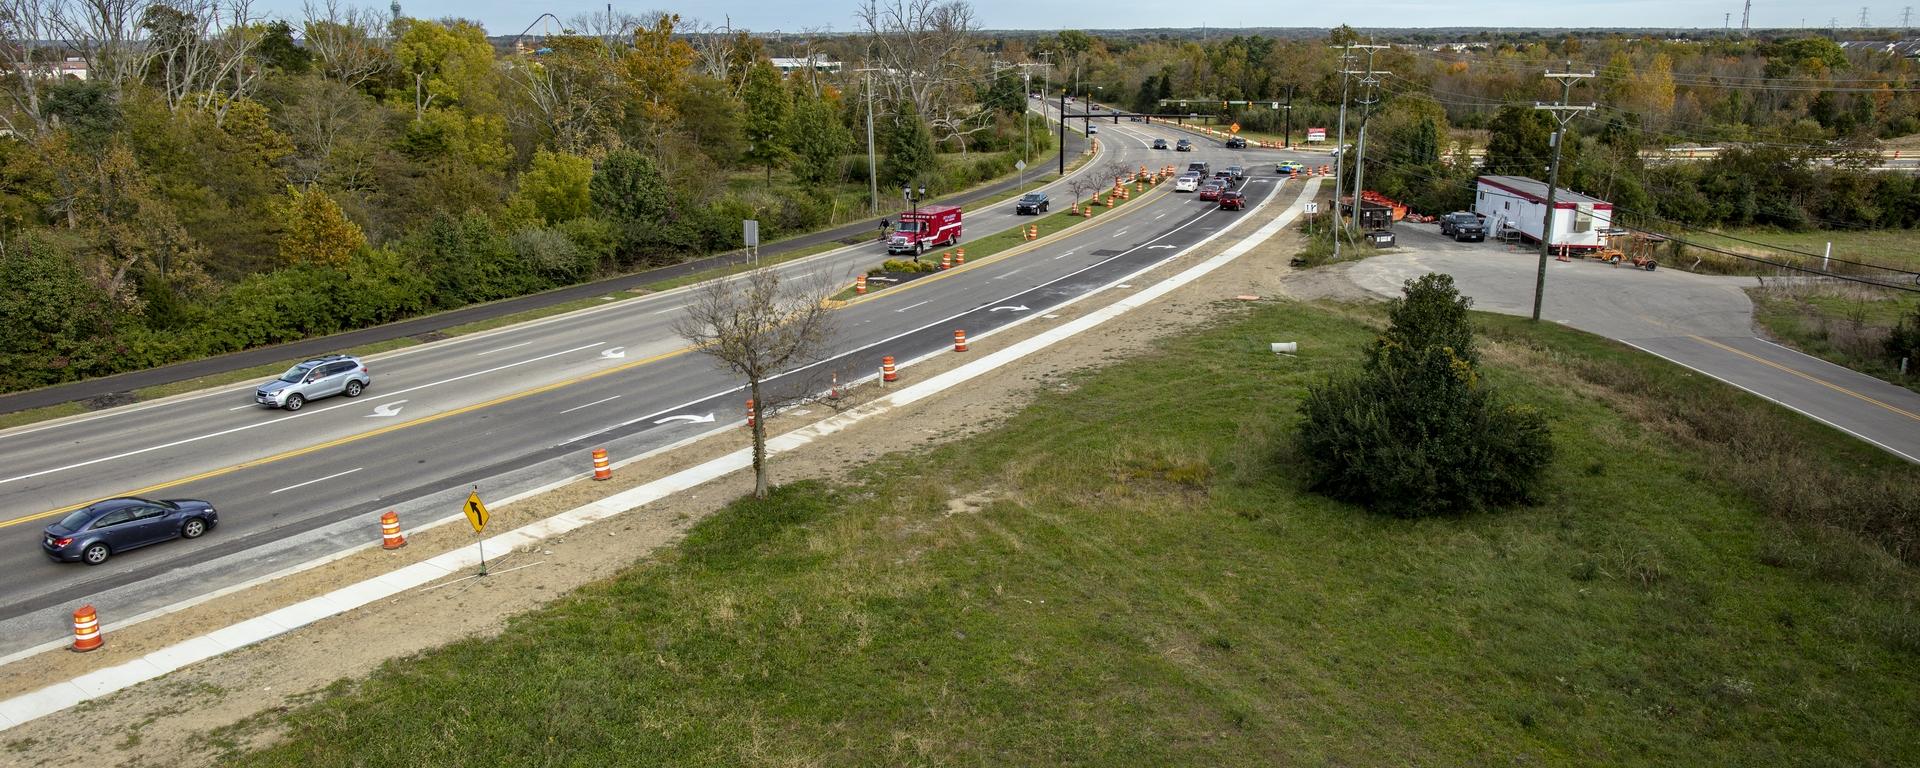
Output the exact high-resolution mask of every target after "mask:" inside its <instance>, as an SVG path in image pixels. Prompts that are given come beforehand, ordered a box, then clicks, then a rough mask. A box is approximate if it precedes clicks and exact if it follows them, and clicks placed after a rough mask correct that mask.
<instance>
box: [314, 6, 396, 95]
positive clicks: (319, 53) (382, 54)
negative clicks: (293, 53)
mask: <svg viewBox="0 0 1920 768" xmlns="http://www.w3.org/2000/svg"><path fill="white" fill-rule="evenodd" d="M301 11H302V14H303V15H304V16H305V17H306V18H305V20H304V21H302V22H301V24H300V34H301V36H302V38H304V41H305V43H306V47H307V51H308V52H310V53H312V54H313V58H314V61H316V62H319V64H320V74H321V75H323V76H325V77H326V78H327V79H330V80H333V81H335V82H338V83H340V84H341V85H344V86H346V87H348V88H358V87H360V86H361V85H362V84H364V83H366V82H367V81H368V80H372V79H374V78H375V77H379V76H380V74H381V73H382V72H385V71H386V69H387V67H389V66H391V63H392V59H391V57H389V55H388V53H387V51H386V50H385V49H383V48H382V47H381V46H380V42H379V36H380V34H381V30H383V29H385V28H386V27H387V26H388V23H389V21H390V20H389V19H387V18H385V17H383V16H381V15H380V14H379V13H377V12H374V11H366V10H362V9H360V8H356V7H352V6H346V7H342V6H341V5H340V2H339V0H325V2H323V3H321V4H320V5H317V6H316V5H314V4H313V3H312V2H311V0H309V2H306V3H304V4H303V5H301Z"/></svg>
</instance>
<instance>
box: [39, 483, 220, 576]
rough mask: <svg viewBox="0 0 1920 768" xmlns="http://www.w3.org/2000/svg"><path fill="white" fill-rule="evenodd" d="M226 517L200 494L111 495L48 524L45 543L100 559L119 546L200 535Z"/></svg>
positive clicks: (62, 553) (69, 557) (52, 552)
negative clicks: (188, 496)
mask: <svg viewBox="0 0 1920 768" xmlns="http://www.w3.org/2000/svg"><path fill="white" fill-rule="evenodd" d="M219 522H220V516H219V513H217V512H215V511H214V510H213V505H212V504H209V503H207V502H204V501H200V500H198V499H172V500H168V501H155V500H152V499H140V498H133V497H127V498H120V499H107V500H106V501H98V502H94V503H93V504H89V505H87V506H85V507H82V508H80V509H77V510H74V511H73V512H71V513H68V515H67V516H66V517H63V518H60V522H57V523H54V524H53V525H49V526H47V530H46V540H45V541H43V542H41V545H40V546H41V547H42V548H43V549H45V550H46V552H47V556H48V557H51V558H53V559H55V560H58V561H61V562H69V563H70V562H74V561H79V562H82V563H86V564H87V565H99V564H101V563H104V562H106V561H107V558H108V557H111V556H113V555H114V553H117V552H125V551H127V550H129V549H139V548H140V547H144V546H146V545H148V544H158V543H160V542H163V541H172V540H174V539H197V538H200V535H201V534H204V533H206V532H207V531H208V530H211V529H212V528H213V526H214V525H216V524H218V523H219Z"/></svg>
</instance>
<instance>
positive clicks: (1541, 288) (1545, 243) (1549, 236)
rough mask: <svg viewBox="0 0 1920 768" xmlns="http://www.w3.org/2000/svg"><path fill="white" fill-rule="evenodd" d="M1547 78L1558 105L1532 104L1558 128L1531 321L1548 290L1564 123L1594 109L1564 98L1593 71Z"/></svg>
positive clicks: (1537, 316)
mask: <svg viewBox="0 0 1920 768" xmlns="http://www.w3.org/2000/svg"><path fill="white" fill-rule="evenodd" d="M1572 68H1573V62H1572V61H1568V62H1567V69H1572ZM1546 77H1547V78H1548V79H1550V80H1558V81H1560V103H1558V104H1541V103H1539V102H1535V103H1534V105H1533V108H1534V109H1539V110H1545V111H1546V112H1547V113H1549V114H1551V115H1553V121H1554V123H1556V124H1557V127H1555V128H1554V131H1553V166H1552V168H1551V170H1549V171H1547V213H1546V215H1545V216H1544V217H1542V222H1541V224H1540V269H1539V271H1538V272H1537V273H1535V275H1534V278H1533V319H1534V322H1539V321H1540V299H1541V297H1542V296H1543V295H1544V294H1545V293H1546V290H1547V255H1548V254H1549V253H1552V251H1553V216H1554V207H1553V205H1554V192H1555V191H1556V190H1557V189H1558V188H1559V186H1560V146H1561V145H1562V144H1565V143H1566V138H1567V123H1568V122H1571V121H1572V120H1573V118H1575V117H1577V116H1578V115H1579V114H1580V113H1581V112H1586V111H1589V110H1592V109H1593V108H1594V105H1592V104H1588V105H1586V106H1584V107H1577V106H1573V105H1570V104H1568V103H1567V98H1568V97H1569V96H1572V95H1573V84H1574V83H1577V82H1580V81H1581V80H1584V79H1587V78H1591V77H1593V73H1592V72H1585V73H1580V72H1553V71H1551V70H1549V71H1548V72H1547V73H1546Z"/></svg>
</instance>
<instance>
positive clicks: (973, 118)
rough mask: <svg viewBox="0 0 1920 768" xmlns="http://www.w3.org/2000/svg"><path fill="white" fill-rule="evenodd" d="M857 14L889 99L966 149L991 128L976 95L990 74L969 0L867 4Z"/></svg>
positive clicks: (874, 1) (989, 116)
mask: <svg viewBox="0 0 1920 768" xmlns="http://www.w3.org/2000/svg"><path fill="white" fill-rule="evenodd" d="M855 15H856V16H857V17H859V19H860V22H861V24H862V25H863V26H864V27H865V31H866V34H867V37H868V47H869V50H870V51H871V55H872V58H873V62H872V64H870V66H874V67H876V68H878V70H879V72H880V74H881V77H880V78H878V79H879V84H880V85H881V86H883V87H884V88H885V92H886V95H887V99H888V100H889V101H896V102H897V101H903V100H904V101H912V102H913V105H914V106H915V107H916V108H918V110H919V112H920V114H921V116H923V117H925V118H926V120H927V125H929V126H931V127H932V128H933V130H934V131H936V135H937V136H938V138H940V139H941V140H943V141H944V140H957V141H959V142H960V144H961V149H963V150H964V149H965V148H966V139H967V137H968V136H970V135H972V134H974V133H978V132H980V131H984V130H987V129H988V128H991V127H993V113H992V112H991V111H990V110H986V109H982V108H981V105H980V100H979V98H978V95H977V92H978V88H979V86H980V85H981V84H982V83H984V82H986V77H987V74H986V66H985V61H984V59H983V57H982V56H981V55H980V51H979V50H978V47H977V46H978V41H977V40H976V39H975V37H974V34H973V33H974V31H975V28H974V18H973V6H972V5H969V4H968V3H967V2H966V0H863V2H862V3H861V5H860V10H859V11H857V12H856V13H855Z"/></svg>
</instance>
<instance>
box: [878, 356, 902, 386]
mask: <svg viewBox="0 0 1920 768" xmlns="http://www.w3.org/2000/svg"><path fill="white" fill-rule="evenodd" d="M880 380H881V381H885V382H894V381H899V380H900V374H898V373H895V372H894V370H893V356H892V355H888V356H886V357H882V358H880Z"/></svg>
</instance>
